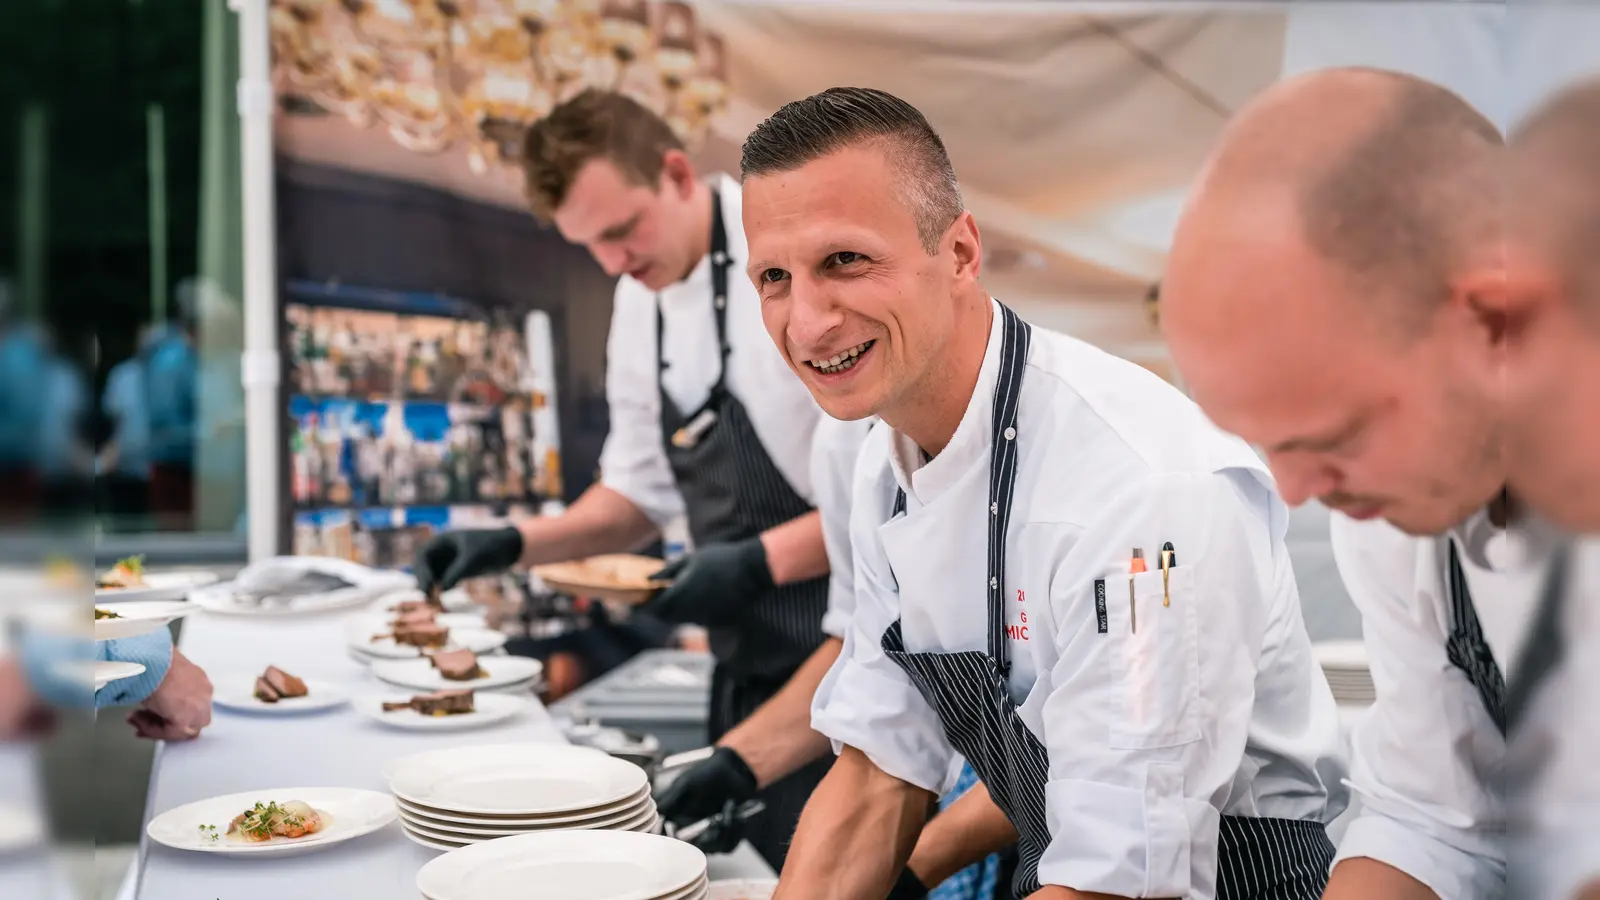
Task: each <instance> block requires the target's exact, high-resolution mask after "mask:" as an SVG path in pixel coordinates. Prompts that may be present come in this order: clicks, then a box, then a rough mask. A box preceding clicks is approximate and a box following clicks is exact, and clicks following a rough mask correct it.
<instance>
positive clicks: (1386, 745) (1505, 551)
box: [1329, 512, 1542, 900]
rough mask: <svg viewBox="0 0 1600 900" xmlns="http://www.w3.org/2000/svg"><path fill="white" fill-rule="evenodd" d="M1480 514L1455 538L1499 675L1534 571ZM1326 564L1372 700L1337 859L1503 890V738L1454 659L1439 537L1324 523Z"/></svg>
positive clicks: (1509, 670)
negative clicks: (1360, 650)
mask: <svg viewBox="0 0 1600 900" xmlns="http://www.w3.org/2000/svg"><path fill="white" fill-rule="evenodd" d="M1493 532H1494V529H1493V528H1492V527H1491V526H1490V525H1489V523H1488V520H1487V517H1486V516H1485V515H1484V514H1483V513H1481V512H1480V513H1478V514H1477V515H1475V516H1473V517H1472V519H1470V520H1469V521H1468V522H1466V523H1464V524H1463V525H1462V526H1460V527H1458V528H1456V529H1453V530H1452V532H1451V535H1452V536H1453V537H1454V538H1455V539H1456V540H1457V541H1458V542H1459V544H1458V546H1459V548H1460V559H1461V567H1462V572H1463V574H1464V575H1465V576H1466V581H1467V588H1468V590H1469V591H1470V592H1471V594H1472V597H1473V601H1474V605H1475V606H1476V607H1477V613H1478V620H1479V623H1480V625H1481V626H1482V628H1483V633H1484V638H1485V640H1486V641H1487V642H1488V644H1489V648H1490V650H1491V651H1493V653H1494V657H1495V659H1496V661H1498V663H1499V665H1500V668H1501V672H1502V674H1503V675H1504V676H1505V678H1506V680H1507V681H1508V682H1509V681H1510V680H1511V679H1512V678H1515V677H1516V674H1517V670H1516V667H1515V665H1513V663H1514V662H1515V661H1516V659H1517V657H1518V655H1519V654H1520V650H1521V645H1522V642H1523V641H1524V640H1525V639H1526V632H1527V628H1528V619H1529V615H1530V613H1531V611H1532V607H1533V604H1534V596H1535V594H1536V592H1537V590H1538V585H1539V582H1540V579H1541V577H1542V568H1541V567H1540V566H1536V565H1531V564H1526V565H1525V564H1523V563H1522V562H1521V561H1520V560H1516V559H1514V558H1513V557H1517V556H1521V555H1522V551H1521V550H1520V548H1517V547H1514V546H1510V545H1507V544H1505V543H1503V535H1502V538H1501V542H1499V543H1498V544H1497V539H1496V536H1495V535H1494V533H1493ZM1329 535H1330V538H1331V539H1332V543H1333V554H1334V560H1335V561H1336V562H1337V563H1338V566H1339V575H1340V577H1341V578H1343V579H1344V583H1345V588H1346V590H1348V591H1349V593H1350V598H1351V600H1353V601H1354V602H1355V605H1356V608H1357V609H1358V610H1359V611H1360V613H1361V630H1362V637H1363V639H1364V641H1365V643H1366V647H1367V659H1368V665H1369V666H1370V668H1371V670H1372V682H1373V687H1374V688H1375V689H1376V691H1377V701H1376V702H1375V703H1374V704H1373V705H1372V707H1371V708H1369V709H1367V710H1366V711H1365V712H1363V713H1362V714H1361V715H1360V718H1359V719H1358V720H1357V722H1356V724H1355V727H1354V729H1353V731H1352V736H1351V747H1352V753H1351V786H1352V787H1353V788H1354V790H1355V792H1356V795H1357V796H1358V797H1359V798H1360V801H1361V813H1360V815H1359V816H1357V817H1356V819H1355V821H1353V822H1351V823H1350V827H1349V829H1348V830H1347V831H1346V832H1345V835H1344V839H1343V840H1342V841H1340V844H1339V854H1338V860H1340V861H1342V860H1345V859H1351V858H1357V857H1365V858H1369V859H1374V860H1377V861H1379V862H1382V863H1385V864H1387V865H1390V866H1393V867H1394V868H1396V869H1399V870H1400V871H1402V872H1405V873H1406V874H1408V875H1410V876H1411V877H1412V878H1415V879H1416V880H1418V881H1420V882H1422V883H1423V884H1425V885H1427V886H1428V887H1429V888H1430V889H1432V890H1433V892H1434V893H1436V894H1438V895H1439V897H1440V898H1442V900H1487V898H1497V897H1503V896H1505V891H1506V843H1505V839H1506V835H1505V827H1506V795H1505V790H1504V774H1505V763H1506V741H1505V739H1504V738H1503V737H1502V736H1501V734H1500V731H1499V729H1498V728H1497V727H1496V725H1495V723H1494V720H1493V719H1492V718H1491V717H1490V716H1489V712H1488V710H1487V709H1486V708H1485V707H1484V704H1483V700H1482V698H1481V696H1480V695H1479V693H1478V690H1477V688H1475V687H1474V686H1473V685H1472V683H1471V681H1470V680H1469V679H1468V678H1467V676H1466V675H1465V673H1463V672H1462V671H1461V670H1460V669H1458V668H1456V667H1455V666H1454V665H1452V664H1451V662H1450V659H1449V656H1448V650H1447V642H1448V640H1449V637H1450V595H1449V590H1448V587H1447V584H1446V582H1445V580H1444V570H1443V568H1441V560H1440V558H1439V552H1440V548H1439V539H1438V538H1431V537H1426V538H1417V537H1412V536H1410V535H1407V534H1405V533H1403V532H1401V531H1400V530H1398V529H1396V528H1395V527H1394V526H1392V525H1389V524H1388V523H1386V522H1383V521H1379V520H1373V521H1368V522H1354V521H1352V520H1350V519H1349V518H1347V517H1345V516H1343V515H1340V514H1338V513H1335V514H1334V515H1333V517H1332V519H1331V520H1330V522H1329Z"/></svg>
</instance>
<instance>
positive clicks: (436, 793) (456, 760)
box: [385, 744, 688, 897]
mask: <svg viewBox="0 0 1600 900" xmlns="http://www.w3.org/2000/svg"><path fill="white" fill-rule="evenodd" d="M385 774H386V775H387V777H388V779H389V790H390V791H391V792H392V793H393V794H394V797H395V804H396V805H397V806H398V807H399V810H400V821H401V824H402V825H403V826H404V827H405V833H406V837H408V838H410V839H411V840H412V841H415V842H416V843H418V844H421V845H423V846H424V847H431V848H433V849H435V850H456V849H459V848H461V847H467V846H471V845H474V844H483V843H487V842H491V841H495V840H497V839H500V838H505V837H508V836H512V835H525V834H544V833H549V832H565V831H585V832H589V831H624V832H641V833H646V832H655V831H657V830H659V829H660V827H661V820H660V817H659V816H657V815H656V804H655V800H654V799H652V798H651V796H650V781H649V778H648V777H647V776H646V774H645V771H644V770H643V769H641V768H639V767H638V766H636V765H634V764H633V763H630V762H627V761H626V760H621V759H616V758H614V757H612V756H609V755H607V754H606V753H604V752H602V751H599V750H593V749H590V748H587V747H570V746H567V745H564V744H491V745H487V746H479V747H460V748H456V749H450V750H434V751H430V752H427V753H419V754H417V755H415V756H408V757H406V758H404V759H401V760H400V761H398V762H396V763H394V764H393V765H391V766H390V767H389V769H388V770H387V771H386V773H385ZM550 896H560V897H565V896H567V895H565V894H562V893H560V892H557V893H554V894H551V895H550ZM651 896H653V895H651ZM685 896H688V895H685Z"/></svg>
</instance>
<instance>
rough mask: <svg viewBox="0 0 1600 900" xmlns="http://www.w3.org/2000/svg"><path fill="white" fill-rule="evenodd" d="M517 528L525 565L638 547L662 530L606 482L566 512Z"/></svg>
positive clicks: (528, 521) (580, 498) (587, 493)
mask: <svg viewBox="0 0 1600 900" xmlns="http://www.w3.org/2000/svg"><path fill="white" fill-rule="evenodd" d="M517 528H518V530H520V531H521V532H522V558H521V559H520V560H518V564H519V565H522V566H537V565H542V564H544V563H550V562H561V561H563V560H568V559H579V558H581V557H585V556H595V555H597V554H601V553H620V552H625V551H628V550H636V549H638V548H639V547H642V546H644V545H645V544H648V543H649V542H650V541H651V540H653V539H654V538H655V537H656V535H657V534H658V533H659V532H658V531H657V529H656V526H655V524H654V523H653V522H651V521H650V520H649V519H648V518H647V517H646V516H645V514H644V513H643V512H640V510H639V507H637V506H634V505H633V501H631V500H629V499H628V498H627V497H624V496H623V495H621V494H619V493H617V492H616V491H614V490H612V489H611V488H608V487H606V486H605V485H603V484H595V485H593V486H591V487H590V488H589V489H588V490H586V491H584V492H583V496H581V497H579V498H578V499H577V502H575V503H573V504H572V505H571V506H569V507H567V511H566V512H565V513H562V514H561V515H559V516H541V517H538V518H533V519H526V520H524V521H522V522H519V523H518V524H517Z"/></svg>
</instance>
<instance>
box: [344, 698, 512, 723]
mask: <svg viewBox="0 0 1600 900" xmlns="http://www.w3.org/2000/svg"><path fill="white" fill-rule="evenodd" d="M410 699H411V695H410V694H369V695H366V696H362V697H357V698H356V699H355V700H354V701H353V705H354V706H355V708H356V712H358V713H360V714H362V715H363V716H366V717H367V718H369V719H371V720H372V721H374V722H378V723H381V724H384V725H389V726H391V727H394V728H404V729H408V730H410V731H470V730H471V729H474V728H484V727H487V726H489V725H494V724H496V723H499V722H504V721H506V720H508V719H511V718H514V717H516V716H517V715H518V714H520V713H522V712H523V711H525V710H526V709H527V708H528V701H526V700H524V699H522V698H521V697H515V696H512V695H511V694H493V693H475V694H473V697H472V706H473V710H472V712H469V713H461V714H459V715H453V716H425V715H423V714H421V713H419V712H417V711H416V710H414V709H399V710H395V711H394V712H384V711H383V704H384V703H386V702H387V703H404V702H406V701H408V700H410Z"/></svg>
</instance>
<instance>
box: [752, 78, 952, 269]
mask: <svg viewBox="0 0 1600 900" xmlns="http://www.w3.org/2000/svg"><path fill="white" fill-rule="evenodd" d="M872 141H879V142H883V143H885V144H887V145H889V146H890V147H892V148H893V150H894V152H895V159H896V162H897V164H900V165H901V166H902V172H903V174H902V176H901V178H900V182H901V188H902V189H903V190H904V191H905V194H906V199H907V201H908V202H909V203H910V204H911V206H912V208H913V211H914V213H915V215H916V218H917V234H918V236H919V237H920V238H921V239H922V246H923V249H925V250H927V251H928V252H929V253H930V254H931V253H933V252H935V251H936V250H938V248H939V240H940V238H942V237H943V236H944V233H945V231H946V230H947V229H948V228H949V227H950V223H951V222H954V221H955V220H956V217H957V216H959V215H961V212H962V210H963V209H965V207H964V206H963V204H962V202H961V187H960V185H959V184H957V182H956V170H955V167H954V166H952V165H951V164H950V155H949V154H948V153H946V152H945V149H944V141H941V140H940V139H939V134H938V132H936V131H934V130H933V126H932V125H929V124H928V120H927V119H926V118H925V117H924V116H923V115H922V113H921V112H919V111H917V108H916V107H914V106H912V105H911V104H909V103H907V102H906V101H904V100H901V99H900V98H899V97H896V96H894V95H893V94H888V93H885V92H883V91H879V90H874V89H872V88H858V87H836V88H829V89H827V90H825V91H823V92H822V93H820V94H813V95H811V96H810V97H807V98H805V99H804V100H796V101H794V102H793V103H789V104H785V105H784V107H783V108H782V109H779V110H778V111H777V112H775V113H773V114H772V116H771V117H770V118H768V119H767V120H766V121H765V122H762V123H761V124H760V125H757V126H756V129H755V131H753V132H751V133H750V136H749V137H748V138H745V142H744V154H743V157H742V158H741V160H740V163H739V170H740V175H741V176H743V177H744V178H750V177H752V176H760V175H769V174H772V173H776V172H792V171H794V170H795V169H798V168H800V167H801V166H804V165H806V164H807V163H810V162H812V161H814V160H817V159H819V158H821V157H824V156H827V155H828V154H830V153H833V152H835V151H838V150H842V149H844V148H846V147H849V146H852V145H856V144H861V143H866V142H872Z"/></svg>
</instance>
